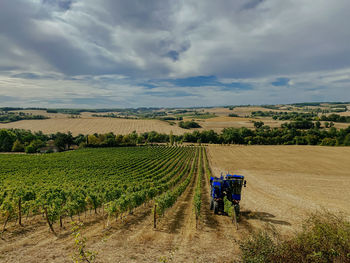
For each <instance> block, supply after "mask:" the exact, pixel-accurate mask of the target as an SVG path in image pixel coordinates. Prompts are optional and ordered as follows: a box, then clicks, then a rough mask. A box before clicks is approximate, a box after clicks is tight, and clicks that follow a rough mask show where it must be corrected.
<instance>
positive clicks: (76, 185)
mask: <svg viewBox="0 0 350 263" xmlns="http://www.w3.org/2000/svg"><path fill="white" fill-rule="evenodd" d="M194 151H195V148H194V147H165V146H156V147H124V148H108V149H107V148H105V149H82V150H77V151H71V152H63V153H55V154H50V155H12V154H9V155H7V154H3V155H0V211H1V213H2V215H3V216H4V217H5V218H9V219H11V218H13V215H14V214H15V213H16V209H17V207H18V205H17V203H18V200H19V199H20V198H21V201H22V207H23V210H24V211H25V212H26V213H27V214H28V213H33V214H38V213H44V214H45V219H46V221H47V224H48V225H49V227H50V229H51V231H52V232H54V231H55V230H54V224H55V223H56V222H57V221H58V220H59V219H60V218H62V217H66V216H70V217H72V216H73V215H76V214H81V213H83V212H85V211H88V210H90V211H91V210H94V211H95V213H97V208H99V207H101V206H102V205H105V207H106V210H107V212H108V214H109V216H113V215H115V216H117V215H119V214H121V213H124V212H127V211H130V210H132V209H134V208H136V207H138V206H140V205H141V204H143V203H145V202H147V201H149V200H152V199H154V198H155V197H156V196H159V195H161V194H162V193H164V192H166V191H168V190H170V189H172V188H174V187H175V186H176V185H177V184H178V183H179V182H180V181H181V180H182V179H183V178H184V177H185V176H186V175H188V173H189V169H190V163H192V161H193V158H194ZM9 171H11V172H9Z"/></svg>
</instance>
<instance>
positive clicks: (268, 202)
mask: <svg viewBox="0 0 350 263" xmlns="http://www.w3.org/2000/svg"><path fill="white" fill-rule="evenodd" d="M208 156H209V159H210V163H211V167H212V169H213V172H214V174H215V175H216V176H219V175H220V172H221V171H230V172H234V173H237V174H242V175H244V176H245V177H246V180H247V188H245V189H244V194H243V200H242V203H241V204H242V211H246V213H247V215H246V218H247V219H250V220H249V221H250V223H251V224H252V225H253V226H254V225H255V226H258V225H261V223H262V222H263V223H264V222H268V223H272V224H273V225H274V226H275V227H277V228H280V229H282V230H283V231H285V232H286V233H287V232H290V231H294V230H295V229H296V228H297V227H298V226H299V224H300V222H301V220H303V219H304V218H306V217H307V215H308V214H309V213H310V212H312V211H315V210H316V209H319V210H320V209H323V208H326V209H329V210H331V211H338V212H339V211H340V212H342V213H345V215H347V216H349V217H350V206H349V200H350V192H349V189H350V173H349V171H350V162H349V157H350V148H346V147H334V148H331V147H319V146H314V147H313V146H214V145H210V146H208ZM248 211H250V212H251V213H249V212H248Z"/></svg>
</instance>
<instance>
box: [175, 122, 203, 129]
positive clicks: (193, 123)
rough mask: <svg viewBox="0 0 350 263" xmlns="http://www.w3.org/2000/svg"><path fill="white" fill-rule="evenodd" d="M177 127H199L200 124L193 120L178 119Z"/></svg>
mask: <svg viewBox="0 0 350 263" xmlns="http://www.w3.org/2000/svg"><path fill="white" fill-rule="evenodd" d="M179 127H181V128H183V129H194V128H201V126H200V125H199V124H198V123H197V122H195V121H180V122H179Z"/></svg>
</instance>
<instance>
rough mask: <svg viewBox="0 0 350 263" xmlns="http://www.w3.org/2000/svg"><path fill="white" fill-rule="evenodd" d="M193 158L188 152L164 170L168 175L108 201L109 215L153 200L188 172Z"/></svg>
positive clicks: (120, 212)
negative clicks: (149, 184)
mask: <svg viewBox="0 0 350 263" xmlns="http://www.w3.org/2000/svg"><path fill="white" fill-rule="evenodd" d="M192 158H193V157H192V156H190V153H188V154H186V155H185V156H183V158H182V159H178V160H177V161H175V162H174V163H173V164H172V165H171V166H170V167H169V168H168V170H166V171H165V172H164V173H166V174H167V176H165V177H161V179H160V180H158V181H156V183H155V184H153V185H152V186H151V187H149V188H148V187H146V188H144V189H143V190H142V191H138V192H133V193H128V194H124V195H123V196H122V197H120V198H119V199H117V200H113V201H111V202H109V203H107V204H106V205H107V211H108V216H109V217H110V216H112V215H115V217H116V218H117V217H118V215H122V214H123V213H124V212H127V211H131V210H132V209H135V208H137V207H138V206H140V205H141V204H143V203H145V202H147V201H150V200H152V199H153V198H154V197H156V196H158V195H160V194H162V193H163V192H165V191H167V190H168V189H169V188H171V187H173V186H174V185H176V184H177V183H178V182H179V181H180V180H181V179H182V177H183V176H184V175H185V174H186V173H187V172H188V167H189V163H190V162H191V160H192ZM175 167H177V168H175ZM175 175H177V176H175Z"/></svg>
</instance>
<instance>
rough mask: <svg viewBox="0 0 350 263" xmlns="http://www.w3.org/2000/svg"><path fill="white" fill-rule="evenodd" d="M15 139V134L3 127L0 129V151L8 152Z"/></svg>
mask: <svg viewBox="0 0 350 263" xmlns="http://www.w3.org/2000/svg"><path fill="white" fill-rule="evenodd" d="M15 140H16V135H15V134H14V133H13V132H11V131H9V130H5V129H1V130H0V152H10V151H11V150H12V146H13V143H14V142H15Z"/></svg>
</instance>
